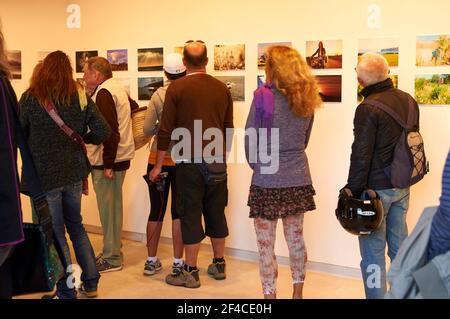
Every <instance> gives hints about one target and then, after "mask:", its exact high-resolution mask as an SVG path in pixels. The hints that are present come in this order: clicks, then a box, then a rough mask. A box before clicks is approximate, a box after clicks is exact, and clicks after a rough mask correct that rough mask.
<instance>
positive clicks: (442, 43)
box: [416, 35, 450, 66]
mask: <svg viewBox="0 0 450 319" xmlns="http://www.w3.org/2000/svg"><path fill="white" fill-rule="evenodd" d="M416 65H417V66H442V65H450V35H424V36H418V37H417V39H416Z"/></svg>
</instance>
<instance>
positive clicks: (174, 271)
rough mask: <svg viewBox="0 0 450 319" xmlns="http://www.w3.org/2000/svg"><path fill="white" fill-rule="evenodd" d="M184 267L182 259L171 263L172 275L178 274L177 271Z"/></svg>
mask: <svg viewBox="0 0 450 319" xmlns="http://www.w3.org/2000/svg"><path fill="white" fill-rule="evenodd" d="M183 268H184V261H183V262H182V263H181V264H179V263H173V264H172V275H174V276H175V275H178V273H180V272H181V270H182V269H183Z"/></svg>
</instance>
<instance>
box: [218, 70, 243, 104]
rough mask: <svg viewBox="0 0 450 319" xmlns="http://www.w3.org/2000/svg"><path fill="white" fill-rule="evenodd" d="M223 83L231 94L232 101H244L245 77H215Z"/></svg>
mask: <svg viewBox="0 0 450 319" xmlns="http://www.w3.org/2000/svg"><path fill="white" fill-rule="evenodd" d="M216 78H217V79H218V80H219V81H222V82H223V83H225V84H226V85H227V87H228V89H229V90H230V92H231V96H232V97H233V101H236V102H239V101H245V77H243V76H216Z"/></svg>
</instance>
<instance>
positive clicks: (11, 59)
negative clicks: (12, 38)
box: [6, 50, 22, 80]
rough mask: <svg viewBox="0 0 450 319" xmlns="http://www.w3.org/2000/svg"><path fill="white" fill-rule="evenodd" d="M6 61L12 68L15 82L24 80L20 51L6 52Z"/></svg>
mask: <svg viewBox="0 0 450 319" xmlns="http://www.w3.org/2000/svg"><path fill="white" fill-rule="evenodd" d="M6 59H7V60H8V63H9V65H10V68H11V70H10V71H11V75H12V78H13V79H15V80H20V79H22V52H21V51H20V50H10V51H6Z"/></svg>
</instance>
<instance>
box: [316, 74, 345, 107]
mask: <svg viewBox="0 0 450 319" xmlns="http://www.w3.org/2000/svg"><path fill="white" fill-rule="evenodd" d="M316 80H317V84H318V86H319V94H320V97H321V98H322V101H323V102H341V101H342V76H341V75H317V76H316Z"/></svg>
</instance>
